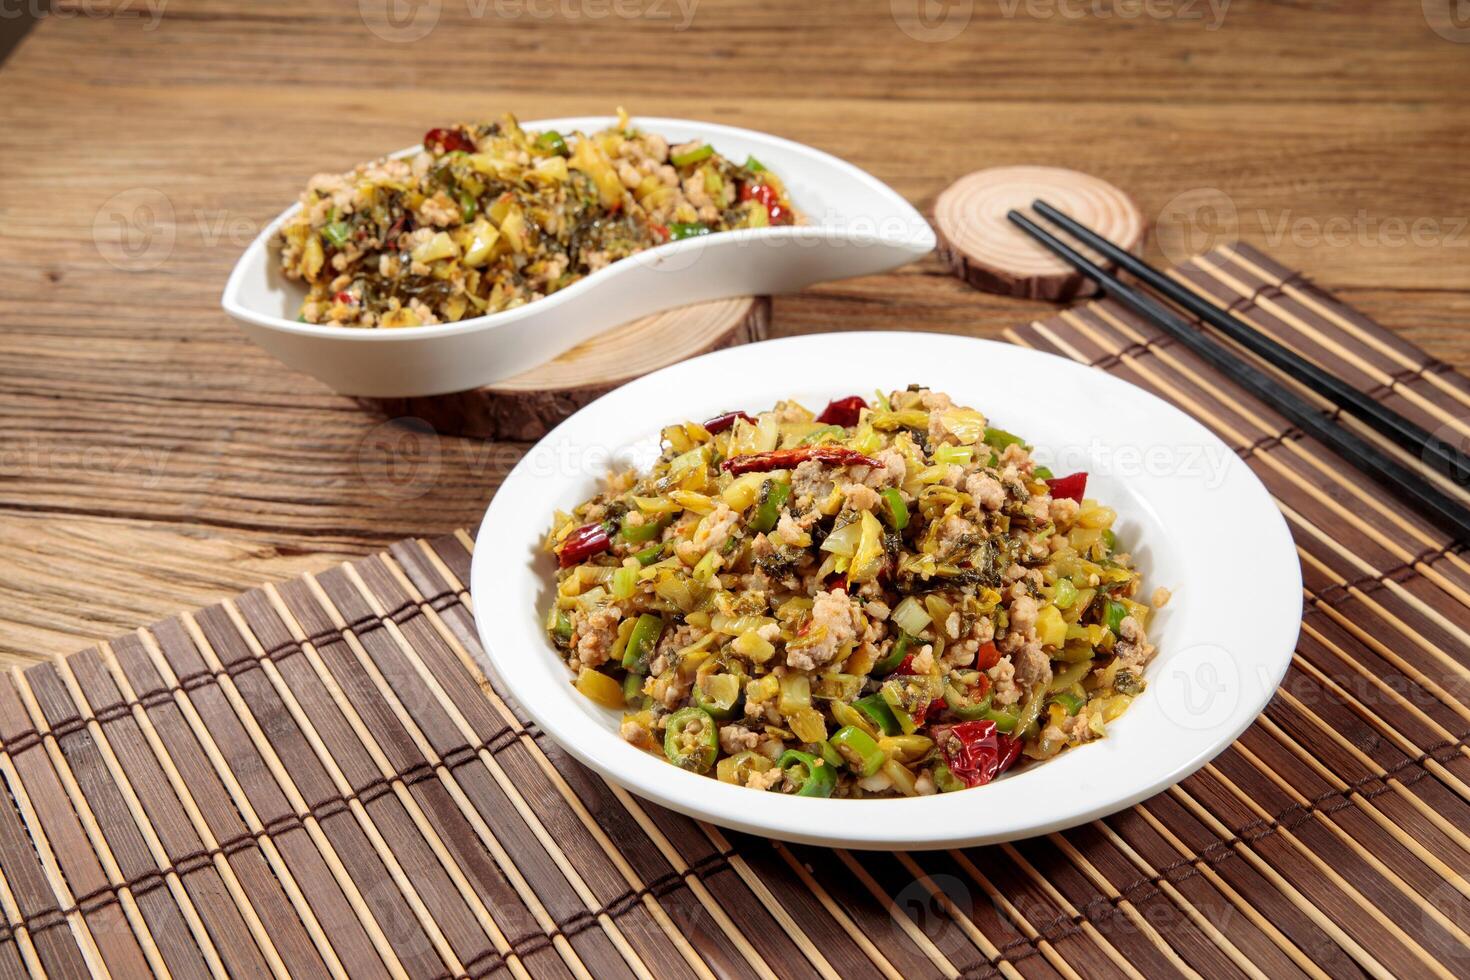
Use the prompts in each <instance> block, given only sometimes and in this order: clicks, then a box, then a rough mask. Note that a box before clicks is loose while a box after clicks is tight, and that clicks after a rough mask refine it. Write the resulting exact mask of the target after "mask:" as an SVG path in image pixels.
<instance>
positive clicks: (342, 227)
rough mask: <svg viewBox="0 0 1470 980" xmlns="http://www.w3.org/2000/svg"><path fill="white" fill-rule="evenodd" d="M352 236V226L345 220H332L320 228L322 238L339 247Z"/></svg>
mask: <svg viewBox="0 0 1470 980" xmlns="http://www.w3.org/2000/svg"><path fill="white" fill-rule="evenodd" d="M351 237H352V226H350V225H349V224H348V223H347V222H345V221H333V222H331V223H330V224H328V225H326V226H325V227H323V228H322V238H323V239H325V240H326V241H327V243H328V244H330V245H335V246H337V247H338V248H341V247H342V246H343V245H346V244H347V239H349V238H351Z"/></svg>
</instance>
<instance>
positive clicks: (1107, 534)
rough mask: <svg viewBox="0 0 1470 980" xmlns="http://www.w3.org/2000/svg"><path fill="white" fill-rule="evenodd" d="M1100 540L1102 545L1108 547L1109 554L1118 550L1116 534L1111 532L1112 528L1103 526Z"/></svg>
mask: <svg viewBox="0 0 1470 980" xmlns="http://www.w3.org/2000/svg"><path fill="white" fill-rule="evenodd" d="M1102 540H1103V546H1104V547H1105V548H1107V549H1108V554H1110V555H1111V554H1112V553H1113V552H1115V551H1117V550H1118V536H1117V535H1116V534H1114V533H1113V529H1112V528H1110V527H1105V528H1103V533H1102Z"/></svg>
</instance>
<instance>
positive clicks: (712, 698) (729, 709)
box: [694, 674, 741, 721]
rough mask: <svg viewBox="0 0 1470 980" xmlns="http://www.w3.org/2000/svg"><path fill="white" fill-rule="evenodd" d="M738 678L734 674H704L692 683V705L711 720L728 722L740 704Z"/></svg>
mask: <svg viewBox="0 0 1470 980" xmlns="http://www.w3.org/2000/svg"><path fill="white" fill-rule="evenodd" d="M740 688H741V684H740V678H739V677H736V676H735V675H734V674H706V675H704V676H703V677H701V678H700V679H699V680H697V681H695V682H694V703H695V704H697V705H699V706H700V707H701V708H703V709H704V710H705V711H707V712H709V715H710V717H711V718H715V719H718V720H719V721H728V720H730V719H731V718H733V717H734V716H735V705H736V704H738V703H739V702H740Z"/></svg>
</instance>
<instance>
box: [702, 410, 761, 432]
mask: <svg viewBox="0 0 1470 980" xmlns="http://www.w3.org/2000/svg"><path fill="white" fill-rule="evenodd" d="M736 419H744V420H745V421H747V422H749V423H750V424H752V425H754V424H755V419H754V418H752V417H751V415H750V413H749V412H726V413H725V414H724V415H716V416H715V417H714V418H712V419H709V420H708V421H706V422H705V423H704V431H706V432H708V433H709V434H710V435H714V434H716V433H718V432H724V431H725V430H726V429H728V428H730V426H732V425H734V424H735V420H736Z"/></svg>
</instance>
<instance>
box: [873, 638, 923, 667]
mask: <svg viewBox="0 0 1470 980" xmlns="http://www.w3.org/2000/svg"><path fill="white" fill-rule="evenodd" d="M913 639H914V638H913V637H912V636H909V635H908V634H907V633H905V632H904V631H903V630H899V631H898V639H897V640H894V641H893V648H892V649H891V650H889V651H888V656H886V657H884V658H883V659H882V660H880V661H878V662H877V663H875V664H874V665H873V669H872V670H870V671H868V673H870V674H875V675H877V676H882V675H884V674H891V673H893V672H894V671H895V670H897V669H898V666H899V664H901V663H903V658H904V657H907V656H908V655H909V644H910V643H911V642H913Z"/></svg>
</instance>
